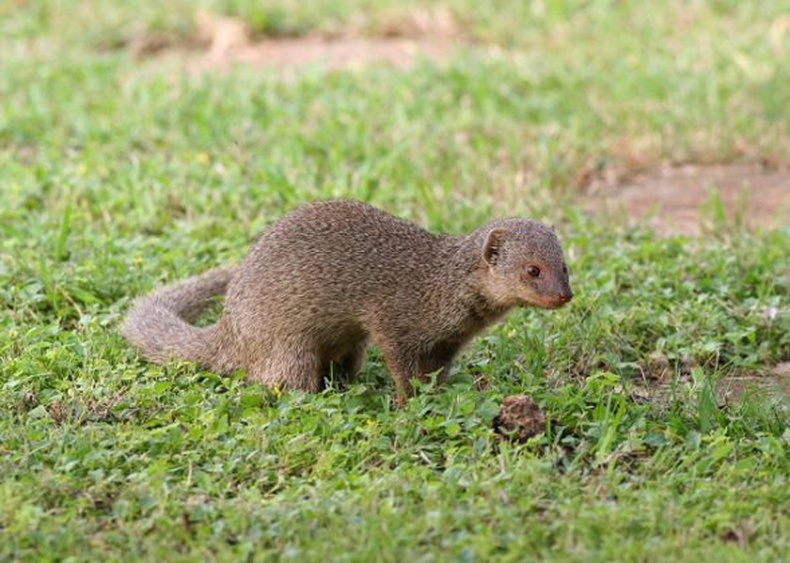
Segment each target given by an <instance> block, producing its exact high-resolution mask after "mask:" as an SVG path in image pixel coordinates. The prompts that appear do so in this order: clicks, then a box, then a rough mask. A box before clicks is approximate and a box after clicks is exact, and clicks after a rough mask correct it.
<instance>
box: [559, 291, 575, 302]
mask: <svg viewBox="0 0 790 563" xmlns="http://www.w3.org/2000/svg"><path fill="white" fill-rule="evenodd" d="M557 298H558V299H559V300H560V301H562V302H563V303H567V302H568V301H570V300H571V299H573V292H572V291H570V290H569V291H563V292H562V293H560V294H559V295H558V296H557Z"/></svg>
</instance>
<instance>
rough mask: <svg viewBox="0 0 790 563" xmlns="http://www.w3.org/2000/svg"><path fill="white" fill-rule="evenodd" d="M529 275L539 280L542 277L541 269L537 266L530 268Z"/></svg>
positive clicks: (528, 268)
mask: <svg viewBox="0 0 790 563" xmlns="http://www.w3.org/2000/svg"><path fill="white" fill-rule="evenodd" d="M527 275H528V276H530V277H532V278H537V277H538V276H539V275H540V268H538V267H537V266H528V267H527Z"/></svg>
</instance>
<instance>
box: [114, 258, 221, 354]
mask: <svg viewBox="0 0 790 563" xmlns="http://www.w3.org/2000/svg"><path fill="white" fill-rule="evenodd" d="M235 273H236V268H235V267H221V268H215V269H213V270H209V271H208V272H206V273H205V274H202V275H199V276H194V277H191V278H187V279H185V280H183V281H180V282H177V283H174V284H172V285H166V286H164V287H162V288H160V289H157V290H156V291H154V292H153V293H151V294H150V295H146V296H145V297H141V298H139V299H137V300H136V301H135V302H134V303H133V304H132V308H131V309H130V310H129V312H128V313H127V315H126V318H125V319H124V321H123V324H122V325H121V333H122V334H123V335H124V336H125V337H126V339H127V340H128V341H129V342H131V343H132V344H133V345H134V346H135V347H136V348H138V349H139V350H140V352H141V353H142V355H143V356H145V357H146V358H148V359H149V360H151V361H154V362H157V363H163V362H166V361H167V360H170V359H182V360H190V361H193V362H198V363H200V364H202V365H203V366H205V367H208V368H211V369H217V366H220V365H222V364H223V363H225V362H224V360H222V359H221V358H219V357H218V356H219V354H220V352H221V350H220V348H221V347H222V343H221V342H220V341H219V338H218V333H217V330H216V328H215V327H216V325H214V326H209V327H205V328H202V327H196V326H193V325H192V324H190V323H191V322H192V321H194V320H195V319H196V318H197V316H198V315H199V314H200V313H201V312H202V311H203V310H204V309H205V308H206V306H208V304H209V303H210V302H211V300H212V298H214V297H217V296H220V295H224V294H225V291H226V290H227V287H228V283H229V282H230V280H231V279H232V278H233V276H234V274H235Z"/></svg>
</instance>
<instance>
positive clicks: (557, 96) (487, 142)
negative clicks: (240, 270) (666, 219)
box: [0, 0, 790, 561]
mask: <svg viewBox="0 0 790 563" xmlns="http://www.w3.org/2000/svg"><path fill="white" fill-rule="evenodd" d="M297 4H298V5H297ZM325 4H326V6H325ZM478 4H480V3H476V2H475V3H473V2H471V1H469V2H466V1H457V2H451V3H449V2H448V3H444V4H443V3H436V4H434V6H446V7H447V9H448V10H449V11H450V12H451V13H452V14H453V16H454V18H455V20H456V22H457V25H458V26H459V28H460V29H461V30H462V32H463V33H462V34H463V35H464V37H466V38H467V41H469V42H468V43H467V44H466V45H465V47H463V48H462V50H461V51H460V52H459V53H458V54H457V55H456V56H455V57H454V58H452V59H451V60H449V61H445V62H443V63H441V64H439V65H434V64H431V63H428V62H422V63H420V64H418V65H417V66H415V67H414V68H412V69H409V70H405V71H395V70H393V69H390V68H387V67H383V66H373V67H372V68H370V69H367V70H365V71H356V72H339V73H333V74H328V73H325V72H323V71H321V70H320V69H316V68H310V69H307V70H305V71H303V72H301V73H299V74H297V75H296V76H295V77H292V78H290V79H288V80H283V79H282V78H281V77H280V76H278V75H277V74H276V73H275V72H260V71H256V72H251V71H249V70H247V69H243V68H240V69H236V70H235V71H232V72H227V73H221V74H206V75H200V76H192V75H188V74H186V73H183V72H181V71H180V70H179V69H178V68H174V67H173V66H170V65H168V64H165V63H163V62H160V61H158V60H156V59H153V60H142V61H141V60H137V59H135V58H134V57H133V56H131V55H130V54H129V51H128V49H127V48H126V45H127V43H128V40H129V38H130V37H131V36H133V35H134V34H135V33H152V32H157V33H163V34H166V35H168V36H169V37H175V39H174V42H176V43H177V42H179V41H187V42H188V39H189V37H191V36H192V35H193V34H194V23H193V20H192V15H193V10H194V9H195V6H197V5H200V6H205V7H209V8H211V9H214V10H216V11H218V12H220V13H225V14H231V15H237V16H240V17H243V18H245V19H247V20H248V21H250V22H251V23H252V25H253V27H254V28H255V30H256V31H257V32H258V33H261V34H296V35H299V34H306V33H311V32H315V31H318V32H332V31H333V30H336V29H338V28H342V27H343V26H347V25H351V23H349V22H353V21H359V17H360V16H359V15H360V14H362V20H361V21H362V22H363V23H362V24H355V25H357V26H358V28H359V29H360V31H359V32H361V33H370V34H375V33H377V30H380V29H381V26H382V25H383V23H382V22H385V21H386V20H387V18H390V17H394V16H393V14H395V15H397V14H399V13H400V14H402V13H406V12H407V11H408V10H409V9H413V7H414V6H416V3H411V4H408V3H407V4H405V5H404V4H401V3H395V2H390V1H384V2H371V1H367V2H364V1H359V2H352V1H351V0H348V1H344V2H339V3H334V4H333V7H331V8H330V7H329V4H328V3H322V4H320V5H319V4H317V3H316V4H315V5H312V4H309V3H308V4H304V3H295V2H284V1H280V2H263V3H259V2H244V1H237V2H231V1H223V0H216V1H214V2H199V3H195V4H192V3H188V2H174V3H162V2H159V3H154V2H147V3H144V4H143V5H142V6H140V7H136V8H134V9H133V8H130V7H127V3H122V2H118V1H110V2H106V1H102V2H98V1H97V2H76V1H72V0H58V1H55V2H46V3H45V2H29V3H26V2H11V3H9V4H8V6H3V7H2V8H0V37H2V39H0V61H2V62H1V63H0V99H2V104H0V193H2V205H0V471H2V477H0V559H10V560H14V559H20V560H31V559H62V558H64V557H73V558H74V559H75V560H83V559H86V558H89V559H104V558H108V557H109V558H111V559H129V558H134V559H146V560H152V559H156V558H159V559H162V558H167V559H168V560H170V559H196V558H200V559H203V558H207V559H219V560H230V559H236V558H239V557H242V556H248V557H250V558H252V559H265V558H271V559H288V558H294V559H307V560H318V559H326V558H332V559H350V560H357V561H359V560H370V559H383V560H392V561H400V560H404V559H407V558H412V559H415V560H417V559H419V560H464V561H466V560H477V561H484V560H490V559H501V560H510V561H520V560H524V559H525V558H527V559H529V558H538V557H540V558H552V559H560V560H600V561H604V560H612V559H623V560H646V559H665V560H677V559H680V558H682V559H685V560H691V559H694V558H697V557H700V556H706V557H720V558H726V559H727V560H753V559H755V558H756V559H758V560H776V559H782V558H784V557H785V554H786V552H787V550H788V548H790V545H788V544H790V540H788V539H787V538H788V537H790V515H789V514H788V507H790V486H789V485H790V484H789V483H788V475H789V474H790V451H789V449H790V432H789V431H788V426H787V425H788V402H787V399H786V398H785V397H782V396H778V397H777V396H770V395H766V394H764V393H763V394H761V393H755V394H747V396H746V397H745V398H744V399H743V400H740V401H736V402H733V403H728V404H722V403H721V402H720V401H719V400H717V393H716V391H717V389H718V388H719V387H720V386H721V382H722V381H724V380H726V378H728V377H730V376H733V375H738V374H765V373H766V372H767V369H768V368H769V366H771V365H773V364H774V363H776V362H779V361H783V360H788V359H790V313H789V312H788V311H789V310H790V288H788V283H790V279H789V278H788V275H787V273H788V271H790V252H789V251H788V249H789V248H790V229H788V228H787V227H785V228H784V229H780V230H777V231H774V232H769V233H766V232H763V233H751V234H750V233H747V232H742V231H740V230H738V229H736V228H734V227H732V226H731V225H724V224H722V225H720V228H719V230H718V231H716V232H715V233H714V235H715V236H711V237H708V238H706V239H701V240H689V239H681V238H670V239H660V238H657V237H655V236H654V235H653V234H652V233H651V232H649V231H648V230H647V229H636V230H624V229H622V228H619V227H616V226H613V225H609V224H602V223H600V222H598V221H597V220H596V219H595V218H594V217H589V216H587V215H586V214H585V213H583V212H582V211H581V210H580V207H579V201H578V200H579V197H580V195H579V192H578V190H576V188H575V186H574V183H575V182H577V181H578V178H580V177H581V176H583V175H584V174H585V173H589V172H590V171H595V170H599V169H601V168H605V167H608V166H615V167H620V168H623V169H626V170H628V169H632V168H638V167H642V166H651V165H653V164H656V163H658V162H661V161H674V162H685V161H694V162H699V161H705V162H710V161H714V162H733V161H740V160H759V159H768V160H771V161H774V162H780V163H788V162H790V144H788V139H790V135H789V133H790V110H788V109H787V108H788V107H790V57H788V53H789V52H790V51H788V49H790V47H788V40H790V35H788V34H787V31H784V32H783V31H782V30H783V29H784V28H783V27H782V24H781V21H783V20H781V19H780V16H781V14H782V10H783V9H784V5H783V3H782V2H778V1H777V2H761V3H759V6H758V4H757V3H746V2H724V1H718V2H714V1H710V2H695V3H689V4H690V7H686V4H687V3H685V2H673V1H664V2H657V3H652V4H651V5H650V7H649V8H648V7H646V6H645V5H644V4H643V3H638V2H630V1H626V2H606V1H592V2H578V3H575V2H574V3H571V2H550V1H546V2H535V3H516V2H513V3H496V5H492V6H491V7H484V6H478ZM355 17H356V18H357V19H355ZM784 17H785V18H786V17H787V16H786V15H785V16H784ZM267 22H268V23H267ZM777 22H778V23H777ZM782 33H784V35H782ZM777 37H778V39H777ZM331 196H347V197H354V198H358V199H363V200H366V201H369V202H371V203H374V204H376V205H379V206H381V207H384V208H386V209H388V210H390V211H392V212H394V213H397V214H399V215H402V216H404V217H408V218H410V219H412V220H414V221H415V222H417V223H419V224H422V225H424V226H426V227H430V228H432V229H437V230H444V231H448V232H454V233H461V232H464V231H466V230H468V229H471V228H473V227H475V226H478V225H479V224H481V223H483V222H485V221H486V220H488V219H490V218H491V217H493V216H501V215H508V214H514V213H520V214H529V215H533V216H537V217H540V218H543V219H545V220H547V221H551V222H554V223H555V224H556V225H557V227H558V229H559V232H560V233H561V235H562V236H563V239H564V242H565V246H566V250H567V253H568V257H569V263H570V266H571V270H572V284H573V286H574V289H575V292H576V294H577V297H576V299H575V300H574V302H573V303H572V304H571V305H570V306H568V307H567V308H565V309H562V310H559V311H554V312H538V311H521V312H516V313H514V314H513V315H511V316H509V317H508V319H507V321H506V322H504V323H502V324H500V325H498V326H496V327H495V328H493V329H492V330H491V331H489V332H488V333H487V334H486V335H485V336H483V337H481V338H479V339H477V340H476V341H475V342H474V343H473V344H472V345H471V346H470V348H469V349H468V350H467V351H466V352H465V354H464V355H463V357H462V358H461V359H460V360H459V361H458V363H457V369H456V370H455V371H454V373H453V376H452V381H451V384H450V385H449V386H448V387H446V388H444V389H434V388H431V387H430V386H429V387H428V388H425V387H423V388H421V389H420V392H419V393H418V395H417V396H416V397H415V398H414V399H412V400H411V401H409V403H408V404H407V406H406V407H405V408H404V409H402V410H398V409H394V408H392V406H391V403H390V397H391V395H392V393H393V389H392V385H391V383H390V381H389V379H388V376H387V372H386V369H385V367H384V365H383V363H382V361H381V360H380V358H379V357H378V355H377V354H376V353H375V351H374V352H372V353H371V355H370V356H369V361H368V362H367V364H366V366H365V369H364V372H363V374H362V377H361V378H360V379H359V380H358V381H356V382H354V383H353V384H350V385H347V386H343V385H339V384H337V385H335V384H334V383H332V388H331V389H330V390H328V391H326V392H323V393H320V394H316V395H303V394H296V393H293V394H291V393H289V394H284V395H281V396H279V395H276V394H274V393H273V392H272V391H270V390H266V389H263V388H261V387H258V386H250V385H247V384H245V383H244V378H243V374H238V375H236V376H232V377H219V376H216V375H214V374H211V373H208V372H204V371H200V370H198V369H196V368H195V367H194V366H190V365H177V364H173V365H171V366H168V367H166V368H161V367H157V366H153V365H150V364H147V363H145V362H144V361H142V360H141V359H140V358H139V357H138V356H137V355H136V354H135V352H134V351H133V350H132V349H131V348H130V347H129V346H127V345H126V343H125V342H124V341H123V339H122V338H121V337H120V336H119V334H118V333H117V330H116V328H117V324H118V321H119V319H120V318H121V316H122V315H123V313H124V311H125V310H126V307H127V306H128V304H129V302H130V300H131V299H132V298H133V297H134V296H136V295H138V294H141V293H143V292H146V291H149V290H150V289H152V288H153V287H155V286H157V285H158V284H160V283H163V282H164V281H167V280H172V279H176V278H179V277H184V276H187V275H190V274H193V273H196V272H199V271H202V270H204V269H207V268H209V267H210V266H212V265H215V264H220V263H226V262H230V261H234V260H237V259H239V258H240V257H242V256H243V255H244V253H245V251H246V249H247V247H248V245H249V243H250V241H251V240H252V239H253V238H254V236H255V235H256V233H258V232H260V231H261V230H262V229H264V228H265V227H266V225H268V224H269V223H271V222H272V221H274V220H275V219H276V218H278V217H279V216H281V215H282V214H283V213H285V212H286V211H287V210H288V209H290V208H292V207H293V206H295V205H298V204H300V203H303V202H305V201H310V200H315V199H320V198H325V197H331ZM771 307H773V308H776V309H777V310H778V311H779V314H778V316H776V317H775V318H774V319H773V320H770V319H769V318H768V317H767V316H766V314H765V311H766V310H768V308H771ZM656 356H660V357H662V358H665V359H666V361H667V362H668V364H669V369H670V371H671V373H672V374H673V376H674V377H673V378H672V380H673V382H672V385H671V386H670V388H669V389H667V390H665V391H664V392H662V393H660V394H658V393H654V392H653V391H652V390H650V389H651V388H650V384H649V383H648V384H645V381H644V379H645V378H647V379H650V377H652V376H653V375H655V374H653V373H652V370H653V368H652V367H651V358H655V357H656ZM646 386H647V387H648V390H649V391H648V392H647V395H648V396H649V397H650V399H649V400H645V399H644V396H645V391H644V388H645V387H646ZM516 393H527V394H530V395H531V396H533V397H534V398H535V399H536V401H538V403H539V404H540V405H541V406H542V407H543V409H544V410H545V411H546V413H547V417H548V418H549V419H550V424H548V425H547V429H546V432H545V433H544V434H542V435H540V436H538V437H536V438H534V439H533V440H532V441H530V442H529V443H528V444H526V445H523V446H514V445H508V444H506V443H500V442H499V441H498V440H497V439H496V438H495V437H494V436H493V435H492V432H491V430H490V426H491V420H492V418H493V416H494V414H495V413H496V411H497V409H498V407H499V404H500V403H501V400H502V398H503V397H504V396H506V395H510V394H516Z"/></svg>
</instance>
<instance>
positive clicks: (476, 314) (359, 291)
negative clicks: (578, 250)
mask: <svg viewBox="0 0 790 563" xmlns="http://www.w3.org/2000/svg"><path fill="white" fill-rule="evenodd" d="M223 293H225V294H226V297H225V305H224V310H223V313H222V316H221V317H220V319H219V321H218V322H217V323H216V324H214V325H212V326H209V327H203V328H199V327H195V326H193V325H191V324H189V323H190V321H192V320H194V318H195V317H196V316H197V315H198V314H199V313H200V311H202V310H203V308H204V307H205V305H206V304H207V303H208V302H209V301H210V299H211V298H212V297H215V296H217V295H222V294H223ZM572 296H573V294H572V293H571V289H570V286H569V283H568V271H567V268H566V267H565V262H564V259H563V254H562V248H561V246H560V242H559V240H558V239H557V237H556V235H555V233H554V230H553V229H550V228H548V227H546V226H544V225H542V224H541V223H538V222H536V221H532V220H529V219H506V220H501V221H495V222H492V223H490V224H488V225H486V226H484V227H482V228H480V229H478V230H476V231H473V232H472V233H471V234H469V235H467V236H460V237H456V236H447V235H437V234H432V233H429V232H427V231H425V230H423V229H421V228H419V227H417V226H415V225H413V224H411V223H408V222H406V221H404V220H401V219H399V218H396V217H394V216H392V215H390V214H388V213H385V212H384V211H381V210H379V209H376V208H374V207H370V206H368V205H365V204H362V203H358V202H352V201H346V200H333V201H327V202H322V203H315V204H311V205H306V206H304V207H301V208H298V209H296V210H295V211H293V212H292V213H290V214H289V215H287V216H286V217H284V218H283V219H281V220H280V221H279V222H277V223H275V224H274V225H273V226H272V227H271V228H270V229H269V230H268V231H267V232H266V233H265V234H264V235H263V236H262V237H261V238H260V239H259V240H258V242H257V243H256V244H255V245H254V246H253V247H252V249H251V250H250V252H249V254H248V256H247V258H246V259H245V260H244V261H243V262H242V263H241V264H240V265H239V266H237V267H226V268H217V269H214V270H211V271H209V272H207V273H205V274H203V275H201V276H196V277H193V278H189V279H187V280H185V281H182V282H180V283H176V284H174V285H170V286H165V287H163V288H161V289H159V290H157V291H155V292H154V293H153V294H151V295H149V296H147V297H143V298H141V299H139V300H138V301H136V302H135V304H134V305H133V307H132V309H131V310H130V311H129V314H128V315H127V317H126V319H125V321H124V323H123V326H122V332H123V334H124V335H125V336H126V338H127V339H128V340H129V341H130V342H131V343H132V344H134V345H135V346H136V347H137V348H139V349H140V350H141V352H142V354H143V355H144V356H146V357H147V358H149V359H150V360H153V361H155V362H165V361H167V360H168V359H169V358H181V359H186V360H192V361H196V362H198V363H200V364H202V365H203V366H205V367H207V368H209V369H212V370H216V371H219V372H228V371H232V370H234V369H239V368H241V369H245V370H247V373H248V376H249V378H250V379H251V380H253V381H258V382H261V383H264V384H267V385H276V386H279V387H281V388H284V389H302V390H306V391H312V390H316V389H318V388H319V386H320V384H321V381H322V376H323V375H324V374H326V373H328V371H329V368H330V365H331V364H334V365H335V366H337V367H339V368H341V369H342V370H343V371H344V372H345V373H346V374H348V375H354V374H355V373H356V372H358V371H359V369H360V367H361V365H362V362H363V359H364V353H365V348H366V346H367V344H368V342H372V343H374V344H376V345H377V346H378V347H379V348H380V349H381V352H382V354H383V355H384V358H385V360H386V362H387V366H388V368H389V370H390V372H391V374H392V376H393V380H394V382H395V385H396V389H397V394H398V399H399V400H400V401H403V400H404V399H405V397H407V396H408V395H409V394H410V392H411V385H410V383H409V379H410V378H411V377H413V376H417V377H424V376H425V375H426V374H429V373H431V372H434V371H437V370H440V373H441V374H442V376H446V374H447V371H448V370H449V367H450V363H451V362H452V360H453V358H454V357H455V355H456V353H457V352H458V351H459V350H460V349H461V347H462V346H463V345H464V344H466V343H467V342H468V341H469V340H470V339H471V338H472V337H473V336H474V335H476V334H477V333H479V332H480V331H481V330H482V329H483V328H485V327H486V326H487V325H489V324H491V323H493V322H494V321H496V320H497V319H499V318H500V317H501V316H502V315H503V314H504V313H505V312H507V311H508V310H509V309H511V308H513V307H517V306H524V305H533V306H538V307H544V308H556V307H560V306H562V305H563V304H565V303H567V302H568V301H570V299H571V298H572Z"/></svg>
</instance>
